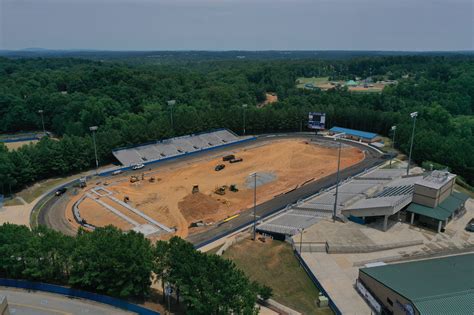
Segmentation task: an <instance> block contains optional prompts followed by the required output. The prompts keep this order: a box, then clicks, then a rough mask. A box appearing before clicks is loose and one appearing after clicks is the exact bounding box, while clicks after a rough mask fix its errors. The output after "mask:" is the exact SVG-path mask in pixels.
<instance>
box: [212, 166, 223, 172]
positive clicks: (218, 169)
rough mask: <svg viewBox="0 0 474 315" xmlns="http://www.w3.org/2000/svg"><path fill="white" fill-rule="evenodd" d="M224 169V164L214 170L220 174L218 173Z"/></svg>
mask: <svg viewBox="0 0 474 315" xmlns="http://www.w3.org/2000/svg"><path fill="white" fill-rule="evenodd" d="M224 167H225V165H224V164H219V165H217V166H216V168H214V170H215V171H216V172H218V171H220V170H222V169H224Z"/></svg>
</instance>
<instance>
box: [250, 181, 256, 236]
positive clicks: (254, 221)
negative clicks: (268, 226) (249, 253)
mask: <svg viewBox="0 0 474 315" xmlns="http://www.w3.org/2000/svg"><path fill="white" fill-rule="evenodd" d="M250 176H252V177H253V239H252V240H253V241H255V240H256V238H257V236H256V235H257V172H255V173H252V174H250Z"/></svg>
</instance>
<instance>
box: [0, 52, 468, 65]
mask: <svg viewBox="0 0 474 315" xmlns="http://www.w3.org/2000/svg"><path fill="white" fill-rule="evenodd" d="M407 55H418V56H419V55H426V56H456V55H460V56H463V55H471V56H472V55H474V51H446V52H440V51H424V52H415V51H376V50H373V51H371V50H367V51H349V50H294V51H289V50H267V51H247V50H245V51H240V50H233V51H193V50H190V51H164V50H160V51H105V50H51V49H44V48H28V49H23V50H0V56H3V57H9V58H38V57H59V58H61V57H68V58H85V59H94V60H120V59H122V60H125V59H129V60H130V59H131V60H133V59H135V60H141V61H142V62H143V61H146V60H149V61H151V62H157V63H160V62H165V61H178V60H179V61H200V60H232V59H237V60H262V59H269V60H279V59H280V60H295V59H325V60H331V59H350V58H354V57H373V56H407Z"/></svg>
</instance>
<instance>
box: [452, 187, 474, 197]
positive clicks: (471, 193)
mask: <svg viewBox="0 0 474 315" xmlns="http://www.w3.org/2000/svg"><path fill="white" fill-rule="evenodd" d="M454 189H456V190H457V191H460V192H462V193H465V194H466V195H468V196H469V197H471V198H474V191H470V190H468V189H466V188H464V187H462V186H460V185H458V184H454Z"/></svg>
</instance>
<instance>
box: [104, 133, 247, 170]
mask: <svg viewBox="0 0 474 315" xmlns="http://www.w3.org/2000/svg"><path fill="white" fill-rule="evenodd" d="M251 138H252V137H251V136H248V137H238V136H237V135H235V134H234V133H232V132H231V131H229V130H227V129H221V130H216V131H212V132H208V133H201V134H195V135H189V136H182V137H176V138H171V139H166V140H162V141H155V142H153V143H147V144H144V145H139V146H132V147H126V148H119V149H116V150H114V151H113V152H112V153H113V155H114V156H115V157H116V158H117V160H119V161H120V163H122V165H123V166H132V165H135V164H139V163H145V164H146V163H151V162H156V161H159V160H163V159H167V158H171V157H177V156H181V155H185V154H189V153H193V152H198V151H202V150H206V149H211V148H214V147H219V146H222V145H226V144H232V143H236V142H240V141H242V140H246V139H251Z"/></svg>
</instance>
